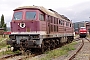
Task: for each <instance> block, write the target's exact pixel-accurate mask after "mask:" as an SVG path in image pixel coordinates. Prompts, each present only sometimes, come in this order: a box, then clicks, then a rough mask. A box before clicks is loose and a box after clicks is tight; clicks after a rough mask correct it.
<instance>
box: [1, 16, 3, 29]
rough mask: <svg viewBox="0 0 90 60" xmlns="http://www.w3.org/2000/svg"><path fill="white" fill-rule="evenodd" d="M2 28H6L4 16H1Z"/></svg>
mask: <svg viewBox="0 0 90 60" xmlns="http://www.w3.org/2000/svg"><path fill="white" fill-rule="evenodd" d="M1 27H2V28H4V15H3V14H2V16H1Z"/></svg>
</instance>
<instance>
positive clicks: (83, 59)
mask: <svg viewBox="0 0 90 60" xmlns="http://www.w3.org/2000/svg"><path fill="white" fill-rule="evenodd" d="M89 40H90V38H89ZM89 59H90V42H89V41H88V40H86V39H84V46H83V48H82V49H81V50H80V52H79V53H78V54H77V55H76V56H75V58H74V59H73V60H89Z"/></svg>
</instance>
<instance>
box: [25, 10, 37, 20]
mask: <svg viewBox="0 0 90 60" xmlns="http://www.w3.org/2000/svg"><path fill="white" fill-rule="evenodd" d="M27 12H35V13H36V14H35V18H34V19H27V17H26V15H27V14H26V13H27ZM36 19H37V12H36V11H26V12H25V20H36Z"/></svg>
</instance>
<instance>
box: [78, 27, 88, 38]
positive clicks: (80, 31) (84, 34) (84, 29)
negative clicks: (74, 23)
mask: <svg viewBox="0 0 90 60" xmlns="http://www.w3.org/2000/svg"><path fill="white" fill-rule="evenodd" d="M79 36H80V38H85V37H86V36H87V30H86V28H85V27H81V28H80V30H79Z"/></svg>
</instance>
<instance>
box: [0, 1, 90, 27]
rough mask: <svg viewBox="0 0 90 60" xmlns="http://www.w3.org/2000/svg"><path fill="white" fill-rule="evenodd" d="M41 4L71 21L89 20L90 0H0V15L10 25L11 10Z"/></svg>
mask: <svg viewBox="0 0 90 60" xmlns="http://www.w3.org/2000/svg"><path fill="white" fill-rule="evenodd" d="M32 5H36V6H43V7H45V8H47V9H50V8H51V9H53V10H55V11H57V12H58V13H59V14H61V15H65V16H67V17H68V18H69V19H70V20H72V21H73V22H79V21H89V20H90V18H89V17H90V0H0V16H1V15H2V14H4V17H5V22H6V23H7V25H8V26H10V21H11V19H12V15H13V10H14V9H15V8H17V7H20V6H32Z"/></svg>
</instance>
